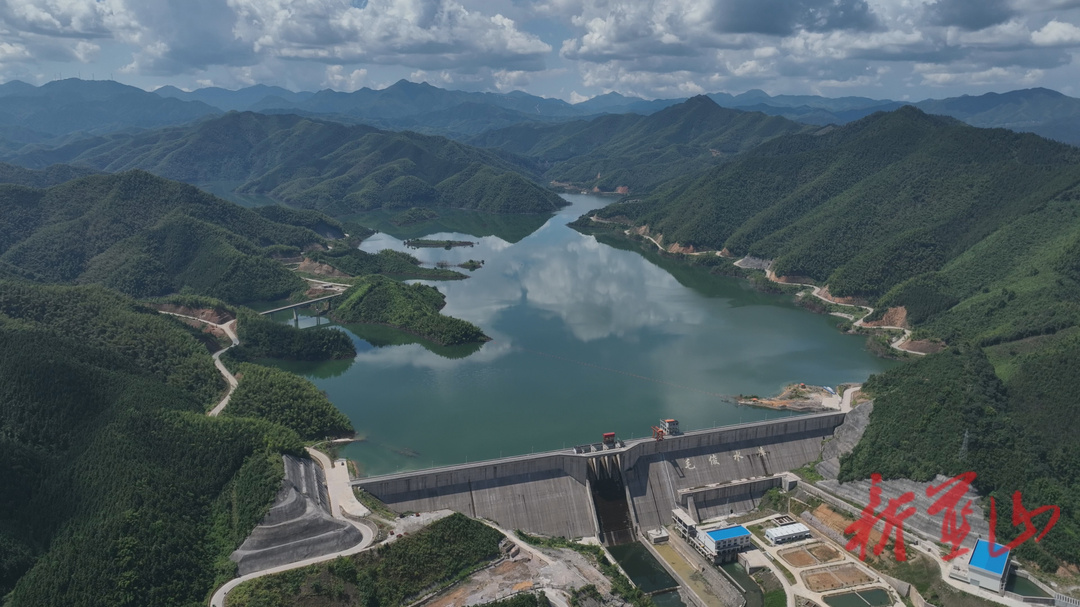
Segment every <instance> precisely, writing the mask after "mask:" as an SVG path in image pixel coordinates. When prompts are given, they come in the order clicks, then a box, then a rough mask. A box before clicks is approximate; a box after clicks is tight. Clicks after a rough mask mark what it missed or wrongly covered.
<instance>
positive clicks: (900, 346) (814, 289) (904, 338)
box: [735, 259, 926, 356]
mask: <svg viewBox="0 0 1080 607" xmlns="http://www.w3.org/2000/svg"><path fill="white" fill-rule="evenodd" d="M740 262H742V259H740V260H739V261H736V262H735V265H736V266H738V267H740V268H741V267H743V266H741V265H739V264H740ZM765 277H766V278H768V279H769V280H771V281H772V282H775V283H777V284H782V285H795V286H798V287H810V289H811V294H813V296H814V297H817V298H818V299H820V300H821V301H824V302H826V303H831V304H835V303H836V302H835V301H832V300H831V299H829V298H828V297H825V296H824V295H822V293H823V292H824V290H825V289H824V288H822V287H819V286H817V285H812V284H808V283H805V282H782V281H780V280H778V279H777V277H776V274H775V273H773V271H772V270H771V269H770V270H766V271H765ZM840 305H846V306H851V307H853V308H862V309H863V310H866V313H865V314H863V315H862V317H861V318H859V320H855V317H854V316H853V315H851V314H843V313H840V312H834V313H833V314H834V315H835V316H840V317H842V318H846V319H848V320H855V326H856V327H863V328H866V329H893V330H897V331H903V332H904V334H903V335H901V336H900V337H898V338H897V339H894V340H893V341H892V342H890V343H889V346H890V347H892V348H893V349H894V350H900V351H901V352H907V353H908V354H914V355H916V356H925V355H926V352H916V351H915V350H908V349H907V348H905V347H904V344H906V343H907V342H908V340H909V339H911V330H910V329H906V328H904V327H894V326H890V325H873V326H870V325H867V324H865V323H864V322H863V319H865V318H866V317H867V316H870V315H871V314H873V313H874V309H873V308H871V307H870V306H860V305H856V304H840Z"/></svg>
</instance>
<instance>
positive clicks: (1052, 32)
mask: <svg viewBox="0 0 1080 607" xmlns="http://www.w3.org/2000/svg"><path fill="white" fill-rule="evenodd" d="M1031 41H1032V42H1034V43H1035V44H1037V45H1039V46H1076V45H1080V27H1076V26H1075V25H1073V24H1072V23H1066V22H1063V21H1058V20H1057V19H1053V20H1051V21H1050V23H1047V24H1046V25H1044V26H1043V27H1042V29H1040V30H1037V31H1034V32H1032V33H1031Z"/></svg>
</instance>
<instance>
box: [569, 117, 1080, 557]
mask: <svg viewBox="0 0 1080 607" xmlns="http://www.w3.org/2000/svg"><path fill="white" fill-rule="evenodd" d="M595 215H598V216H599V217H601V218H607V219H608V220H609V221H611V222H614V223H611V224H598V223H596V222H594V221H593V220H592V219H590V218H589V217H584V218H582V219H581V220H579V222H578V225H581V226H595V227H600V228H605V227H609V226H616V227H618V228H619V230H621V229H623V228H625V227H627V226H628V225H630V226H639V227H645V229H646V230H647V233H650V234H651V236H652V237H653V238H655V239H657V240H660V241H661V242H662V244H664V245H665V246H669V247H670V246H671V245H673V244H676V243H677V244H678V245H681V246H691V245H692V246H694V247H695V248H696V249H699V250H717V251H719V250H723V249H726V250H727V253H730V254H733V255H736V256H742V255H752V256H755V257H762V258H767V259H773V260H774V264H773V269H774V270H775V272H776V273H777V274H778V275H780V276H789V277H800V278H801V279H802V280H800V282H805V281H813V282H815V283H817V284H822V285H827V286H828V288H829V291H830V292H831V293H832V294H834V295H839V296H852V297H855V298H858V299H863V300H865V301H867V302H868V303H870V305H872V306H874V307H875V308H876V309H877V310H878V315H879V316H880V314H881V313H883V312H884V311H885V310H887V309H889V308H893V309H894V310H895V309H898V308H902V309H903V311H904V312H905V313H906V314H904V315H903V316H906V323H907V324H908V325H910V326H911V328H913V329H914V333H915V334H914V337H915V338H938V339H941V340H943V341H944V342H945V343H946V344H948V345H949V346H950V347H948V348H947V349H946V350H945V351H943V352H941V353H939V354H932V355H928V356H926V357H923V358H920V359H918V360H914V361H911V362H908V363H906V364H903V365H900V366H898V367H896V368H895V369H892V370H890V371H888V372H886V373H885V374H882V375H881V376H877V377H873V378H871V379H870V380H869V381H868V382H867V383H866V386H865V389H866V391H867V392H868V393H869V394H871V395H872V396H873V397H874V398H875V405H874V410H873V414H872V415H871V418H870V426H869V428H868V429H867V431H866V435H865V436H864V437H863V439H862V441H861V442H860V443H859V445H858V446H857V448H856V449H855V451H854V453H852V454H851V456H850V457H848V458H846V459H844V460H842V468H841V479H842V480H845V479H855V478H866V477H867V476H869V475H870V474H872V473H875V472H876V473H881V474H883V475H884V476H885V477H887V478H913V479H918V480H929V479H931V478H933V476H934V475H935V474H939V473H940V474H946V475H950V476H951V475H956V474H960V473H962V472H966V471H974V472H976V473H977V474H978V481H977V487H978V489H979V490H980V492H981V493H982V494H984V495H987V494H989V495H993V496H995V497H996V502H997V504H998V515H999V525H998V529H997V532H998V534H999V537H1001V538H1004V539H1011V538H1013V537H1016V536H1017V534H1018V533H1019V530H1018V529H1016V528H1014V527H1013V526H1012V524H1011V521H1012V519H1011V499H1012V493H1013V492H1014V491H1018V490H1019V491H1021V492H1022V494H1023V496H1024V504H1025V505H1027V507H1029V508H1031V509H1033V508H1035V507H1037V506H1041V505H1044V504H1055V505H1058V506H1060V507H1061V508H1062V520H1061V522H1059V523H1058V526H1057V527H1055V529H1054V530H1053V532H1052V533H1051V534H1050V536H1048V537H1047V539H1046V541H1044V542H1042V543H1041V544H1038V545H1036V544H1032V543H1030V542H1029V543H1028V544H1026V545H1025V547H1023V548H1022V549H1021V551H1020V552H1019V554H1020V556H1022V557H1024V558H1027V559H1030V560H1033V561H1034V562H1035V563H1037V564H1038V565H1039V567H1041V568H1043V569H1044V570H1049V571H1053V570H1055V569H1056V567H1057V566H1058V564H1059V563H1060V562H1061V561H1065V562H1069V563H1072V562H1077V560H1078V559H1080V541H1078V540H1077V538H1078V537H1080V507H1078V506H1077V504H1078V503H1080V502H1077V501H1076V500H1075V499H1072V498H1073V497H1075V496H1078V495H1080V482H1078V481H1077V480H1076V479H1077V478H1078V477H1077V476H1076V475H1075V474H1073V472H1074V471H1075V470H1076V469H1077V467H1078V466H1080V445H1078V444H1077V443H1076V441H1075V440H1073V437H1075V436H1076V434H1077V432H1080V426H1078V423H1077V422H1076V419H1077V417H1076V415H1075V402H1074V401H1075V399H1074V398H1073V390H1072V389H1071V385H1070V384H1071V380H1072V378H1074V377H1076V374H1077V373H1078V372H1080V367H1078V366H1077V365H1078V361H1080V339H1078V335H1080V262H1078V260H1080V149H1077V148H1074V147H1070V146H1067V145H1063V144H1059V143H1055V142H1052V141H1047V140H1045V139H1042V138H1039V137H1037V136H1035V135H1031V134H1017V133H1014V132H1011V131H1008V130H1005V129H979V128H974V127H970V126H967V125H964V124H962V123H960V122H959V121H957V120H954V119H951V118H946V117H940V116H929V115H926V114H924V113H922V112H921V111H919V110H917V109H915V108H913V107H904V108H901V109H899V110H896V111H894V112H890V113H880V114H874V115H872V116H869V117H867V118H865V119H863V120H860V121H858V122H854V123H851V124H849V125H846V126H844V127H839V128H826V129H823V130H821V131H818V132H815V133H808V134H796V135H790V136H785V137H780V138H777V139H774V140H772V141H769V142H767V143H765V144H763V145H761V146H760V147H758V148H756V149H754V150H752V151H750V152H747V153H745V154H743V155H742V156H739V157H737V158H734V159H732V160H731V161H729V162H727V163H725V164H722V165H721V166H718V167H716V168H713V169H710V170H708V171H704V172H701V173H698V174H697V175H694V176H689V177H683V178H680V179H675V180H672V181H671V182H668V183H666V184H664V185H663V186H662V187H660V188H658V189H657V191H656V193H655V194H654V195H652V196H649V197H647V198H644V199H641V200H639V201H633V202H624V203H617V204H613V205H609V206H608V207H605V208H604V209H602V210H600V211H598V212H596V213H595ZM650 248H652V245H651V244H650ZM697 259H699V260H712V261H713V262H714V263H718V262H719V260H718V258H716V257H713V256H712V255H709V256H707V257H699V258H697ZM1043 522H1045V521H1043Z"/></svg>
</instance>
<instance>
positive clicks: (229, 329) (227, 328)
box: [158, 310, 240, 417]
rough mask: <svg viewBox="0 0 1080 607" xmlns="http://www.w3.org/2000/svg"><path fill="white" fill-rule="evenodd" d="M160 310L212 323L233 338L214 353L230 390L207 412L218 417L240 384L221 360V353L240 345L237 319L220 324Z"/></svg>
mask: <svg viewBox="0 0 1080 607" xmlns="http://www.w3.org/2000/svg"><path fill="white" fill-rule="evenodd" d="M158 312H160V313H162V314H168V315H169V316H177V317H179V318H186V319H188V320H194V321H197V322H201V323H203V324H206V325H210V326H211V327H216V328H218V329H221V330H222V331H223V332H224V333H225V335H228V336H229V339H231V340H232V345H231V346H227V347H225V348H222V349H220V350H218V351H217V352H214V354H213V357H214V366H215V367H217V370H218V371H219V372H221V376H222V377H224V378H225V381H226V382H228V383H229V391H228V392H226V393H225V397H224V398H222V399H221V402H219V403H218V404H216V405H214V408H213V409H211V410H210V412H209V413H207V415H209V416H210V417H217V416H218V415H221V412H222V411H224V410H225V406H226V405H228V404H229V399H230V398H232V395H233V392H235V391H236V386H237V385H239V384H238V382H237V381H236V376H234V375H233V374H232V373H230V372H229V370H228V369H227V368H225V363H223V362H221V355H222V354H224V353H225V352H226V351H228V349H229V348H235V347H236V346H239V345H240V339H239V338H238V337H237V336H236V331H235V329H236V319H235V318H234V319H232V320H230V321H229V322H226V323H221V324H218V323H214V322H210V321H209V320H203V319H201V318H198V317H195V316H188V315H186V314H177V313H176V312H166V311H164V310H158Z"/></svg>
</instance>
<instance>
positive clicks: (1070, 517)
mask: <svg viewBox="0 0 1080 607" xmlns="http://www.w3.org/2000/svg"><path fill="white" fill-rule="evenodd" d="M1041 339H1047V338H1041ZM1054 341H1056V342H1057V343H1054V344H1053V345H1052V346H1050V347H1042V348H1036V349H1035V351H1034V352H1031V353H1029V354H1026V355H1022V356H1021V357H1020V358H1019V359H1018V360H1016V361H1015V365H1016V367H1017V368H1016V369H1015V371H1014V372H1012V373H1010V374H1009V375H1008V376H1007V377H1005V379H1004V381H1003V380H1002V378H999V377H998V375H996V374H995V372H994V367H993V366H992V365H991V364H990V362H989V361H988V360H987V357H986V355H985V353H984V352H983V351H982V350H980V349H978V348H973V347H970V346H962V347H957V348H950V349H948V350H946V351H945V352H942V353H940V354H936V355H933V356H927V357H926V358H924V359H921V360H916V361H912V362H909V363H907V364H904V365H901V366H899V367H896V368H895V369H893V370H890V371H889V372H887V373H885V374H883V375H881V376H877V377H873V378H871V380H870V381H869V382H867V383H866V384H865V389H866V390H867V392H868V393H869V394H870V395H871V396H873V397H874V411H873V413H872V414H871V417H870V426H869V427H868V428H867V430H866V434H865V435H864V436H863V438H862V440H860V441H859V444H858V445H857V446H856V448H855V451H854V452H853V453H852V454H851V455H850V456H849V457H846V458H844V459H843V460H842V469H841V474H840V476H841V480H846V479H856V478H866V477H868V476H869V475H870V474H872V473H875V472H878V473H881V474H882V476H884V477H885V478H911V479H915V480H924V481H925V480H931V479H933V477H934V475H935V474H945V475H948V476H954V475H957V474H961V473H964V472H968V471H974V472H976V474H977V475H978V476H977V477H976V480H975V486H976V487H977V488H978V489H979V492H980V493H981V494H983V495H991V496H993V497H994V498H995V503H996V508H997V516H998V526H997V534H998V538H1001V539H998V541H999V542H1001V543H1006V541H1003V540H1012V539H1013V538H1015V537H1017V536H1018V535H1019V534H1020V532H1021V531H1022V530H1023V527H1022V526H1015V525H1013V520H1012V511H1013V508H1012V503H1013V502H1012V499H1013V493H1014V492H1016V491H1019V492H1020V493H1021V495H1022V497H1023V504H1024V506H1025V507H1026V508H1027V509H1028V510H1034V509H1036V508H1039V507H1041V506H1044V505H1055V506H1058V507H1060V508H1061V519H1060V520H1059V521H1058V523H1057V525H1055V526H1054V528H1053V530H1052V531H1051V532H1050V533H1049V534H1048V535H1047V536H1046V537H1045V538H1044V539H1043V540H1042V541H1041V542H1039V543H1034V542H1030V541H1029V542H1025V543H1024V544H1022V545H1021V546H1020V548H1019V549H1018V553H1017V554H1018V556H1021V557H1023V558H1026V559H1028V560H1031V561H1033V562H1035V563H1036V564H1037V565H1038V566H1039V568H1040V569H1042V570H1043V571H1044V572H1050V573H1052V572H1054V571H1056V570H1057V568H1058V566H1059V565H1060V564H1061V561H1064V562H1066V563H1075V562H1077V560H1078V559H1080V507H1078V503H1080V502H1078V501H1077V498H1078V497H1080V482H1078V480H1077V474H1076V472H1077V469H1078V467H1080V444H1078V443H1077V441H1076V440H1075V437H1076V433H1077V432H1080V424H1078V423H1077V421H1076V419H1077V416H1076V414H1075V406H1076V403H1075V399H1074V398H1073V397H1072V390H1071V386H1070V385H1069V384H1071V383H1072V379H1073V378H1075V377H1077V373H1078V372H1080V340H1078V339H1076V333H1075V331H1072V335H1071V336H1069V337H1068V338H1066V339H1060V340H1054ZM1043 345H1044V346H1045V345H1046V344H1043ZM1025 346H1026V348H1025ZM1011 347H1012V348H1017V347H1019V348H1023V349H1029V350H1030V349H1032V344H1023V345H1014V346H1011ZM1047 522H1048V517H1047V516H1045V515H1044V516H1043V517H1041V518H1039V519H1037V521H1036V523H1037V524H1038V525H1039V527H1040V528H1043V527H1045V525H1046V524H1047Z"/></svg>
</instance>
